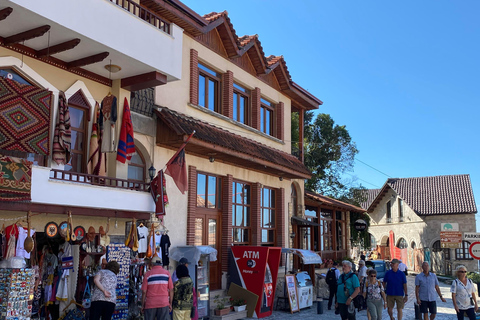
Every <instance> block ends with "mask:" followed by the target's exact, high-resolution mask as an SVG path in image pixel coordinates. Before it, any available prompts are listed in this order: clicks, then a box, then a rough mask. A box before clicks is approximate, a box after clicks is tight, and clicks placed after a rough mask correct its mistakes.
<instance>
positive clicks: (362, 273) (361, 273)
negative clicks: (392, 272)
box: [358, 260, 367, 283]
mask: <svg viewBox="0 0 480 320" xmlns="http://www.w3.org/2000/svg"><path fill="white" fill-rule="evenodd" d="M366 277H367V267H366V266H365V260H360V261H359V262H358V280H360V283H363V280H365V278H366Z"/></svg>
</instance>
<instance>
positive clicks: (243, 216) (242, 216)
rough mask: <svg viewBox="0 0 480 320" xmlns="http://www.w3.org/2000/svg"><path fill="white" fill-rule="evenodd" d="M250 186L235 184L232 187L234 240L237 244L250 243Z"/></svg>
mask: <svg viewBox="0 0 480 320" xmlns="http://www.w3.org/2000/svg"><path fill="white" fill-rule="evenodd" d="M250 204H251V197H250V185H248V184H246V183H242V182H235V181H234V182H233V185H232V215H233V217H232V225H233V228H232V232H233V235H232V239H233V242H234V243H235V244H249V243H250Z"/></svg>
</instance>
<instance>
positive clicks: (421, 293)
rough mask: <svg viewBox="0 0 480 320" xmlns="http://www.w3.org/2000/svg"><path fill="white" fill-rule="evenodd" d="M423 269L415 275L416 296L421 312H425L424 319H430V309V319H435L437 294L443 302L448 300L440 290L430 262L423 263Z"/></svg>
mask: <svg viewBox="0 0 480 320" xmlns="http://www.w3.org/2000/svg"><path fill="white" fill-rule="evenodd" d="M422 270H423V272H422V273H419V274H418V275H417V276H416V277H415V296H416V298H417V304H418V305H419V306H420V313H423V319H424V320H428V312H429V311H430V320H433V319H435V316H436V315H437V301H436V300H437V294H438V295H439V296H440V299H441V300H442V301H443V302H446V300H445V298H443V296H442V292H441V291H440V287H439V283H438V279H437V276H436V275H435V274H434V273H431V272H430V265H429V264H428V262H426V261H424V262H423V263H422Z"/></svg>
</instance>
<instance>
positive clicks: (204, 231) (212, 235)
mask: <svg viewBox="0 0 480 320" xmlns="http://www.w3.org/2000/svg"><path fill="white" fill-rule="evenodd" d="M220 230H221V226H220V213H219V212H217V214H215V213H210V212H209V213H205V214H198V213H197V214H196V216H195V243H194V245H196V246H202V245H203V246H210V247H212V248H214V249H216V250H217V261H210V289H211V290H218V289H220V288H221V272H220V271H221V266H220V260H219V259H220V257H221V253H220V249H221V248H220V232H219V231H220Z"/></svg>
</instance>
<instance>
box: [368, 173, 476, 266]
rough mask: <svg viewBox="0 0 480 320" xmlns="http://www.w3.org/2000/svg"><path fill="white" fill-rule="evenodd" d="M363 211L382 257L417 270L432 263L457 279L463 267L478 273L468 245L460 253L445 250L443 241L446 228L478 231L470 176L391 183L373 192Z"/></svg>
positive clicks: (369, 192) (459, 250) (463, 246)
mask: <svg viewBox="0 0 480 320" xmlns="http://www.w3.org/2000/svg"><path fill="white" fill-rule="evenodd" d="M362 207H363V208H364V209H366V210H367V212H368V213H369V215H370V217H371V218H372V220H371V224H370V227H369V232H370V234H371V236H372V240H373V238H374V242H373V244H375V243H376V247H377V251H378V252H379V253H380V254H381V257H382V258H384V259H392V258H393V257H392V255H393V256H394V257H395V258H401V259H402V260H403V262H404V263H406V264H407V266H408V269H410V270H416V271H420V270H421V263H422V262H423V261H429V262H430V264H431V267H432V270H434V271H435V272H438V273H440V274H452V270H455V268H456V267H457V266H458V265H465V266H466V267H467V268H468V270H477V269H478V266H477V262H476V261H475V260H474V259H473V258H472V257H471V256H470V253H469V251H468V248H469V245H470V243H469V242H468V241H462V244H461V247H460V248H457V249H453V248H442V245H441V242H440V229H441V224H442V223H450V224H452V226H455V225H454V223H458V226H459V231H460V232H476V223H475V213H476V212H477V207H476V205H475V199H474V197H473V191H472V186H471V183H470V176H469V175H448V176H435V177H419V178H393V179H388V180H387V182H386V183H385V185H384V186H383V187H382V188H381V189H374V190H368V192H367V200H366V202H365V203H363V204H362ZM392 245H393V247H391V246H392Z"/></svg>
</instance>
